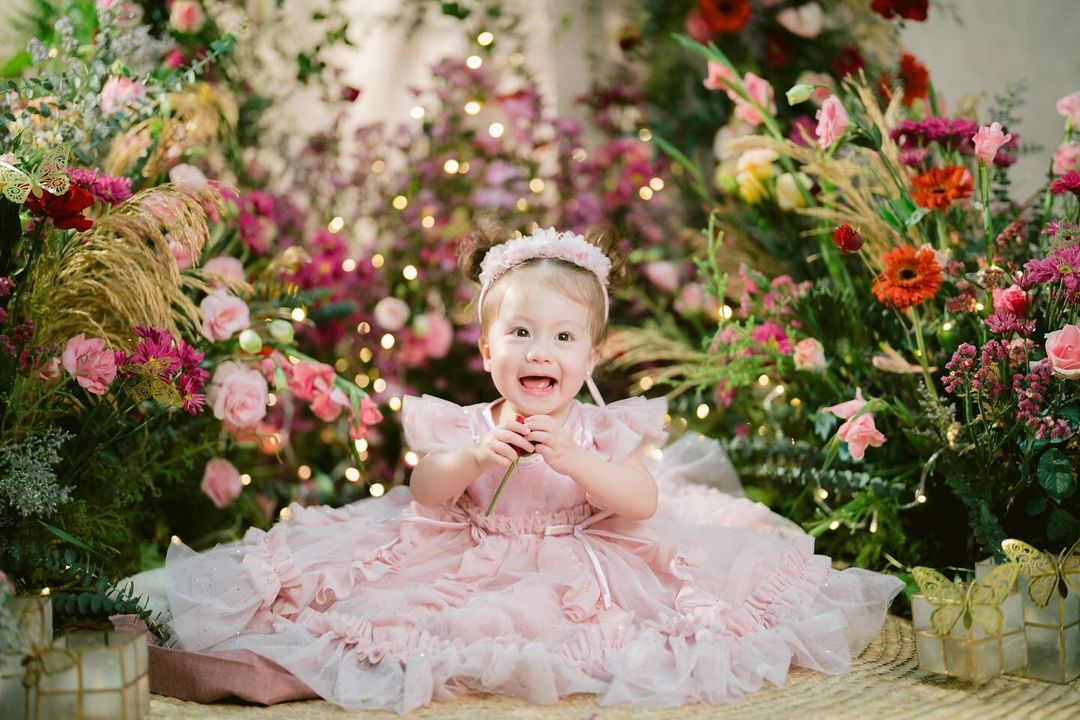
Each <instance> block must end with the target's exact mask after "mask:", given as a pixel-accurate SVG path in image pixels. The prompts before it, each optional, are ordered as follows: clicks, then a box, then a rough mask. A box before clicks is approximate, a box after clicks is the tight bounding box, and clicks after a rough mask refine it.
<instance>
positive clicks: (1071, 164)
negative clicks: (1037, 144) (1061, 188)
mask: <svg viewBox="0 0 1080 720" xmlns="http://www.w3.org/2000/svg"><path fill="white" fill-rule="evenodd" d="M1078 159H1080V145H1077V144H1076V143H1074V142H1067V143H1065V144H1064V145H1062V146H1061V147H1059V148H1058V149H1057V150H1055V151H1054V174H1055V175H1064V174H1065V173H1067V172H1069V171H1070V170H1075V169H1076V161H1077V160H1078Z"/></svg>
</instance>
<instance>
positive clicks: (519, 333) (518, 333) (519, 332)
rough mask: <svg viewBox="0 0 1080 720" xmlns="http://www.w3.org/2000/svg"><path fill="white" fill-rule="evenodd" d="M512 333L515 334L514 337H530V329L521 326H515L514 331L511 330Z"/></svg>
mask: <svg viewBox="0 0 1080 720" xmlns="http://www.w3.org/2000/svg"><path fill="white" fill-rule="evenodd" d="M511 335H513V336H514V337H520V338H523V337H529V331H528V330H526V329H525V328H520V327H519V328H514V329H513V331H512V332H511Z"/></svg>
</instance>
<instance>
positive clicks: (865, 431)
mask: <svg viewBox="0 0 1080 720" xmlns="http://www.w3.org/2000/svg"><path fill="white" fill-rule="evenodd" d="M836 435H837V437H839V438H840V439H841V440H843V441H844V442H846V443H847V446H848V453H850V455H851V457H852V459H854V460H862V459H863V456H864V455H865V454H866V448H867V447H881V446H882V445H884V444H885V441H886V440H887V438H886V437H885V436H884V435H883V434H881V432H880V431H879V430H878V429H877V427H876V426H875V425H874V416H873V415H871V414H870V413H866V414H864V415H860V416H859V417H857V418H855V419H853V420H848V421H847V422H845V423H844V424H843V425H841V426H840V429H839V430H837V431H836Z"/></svg>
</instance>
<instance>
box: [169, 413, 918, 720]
mask: <svg viewBox="0 0 1080 720" xmlns="http://www.w3.org/2000/svg"><path fill="white" fill-rule="evenodd" d="M665 414H666V406H665V403H664V401H663V400H644V399H641V398H635V399H631V400H624V401H619V402H615V403H611V404H610V405H608V406H607V407H597V406H594V405H586V404H581V403H575V404H574V406H573V409H572V410H571V412H570V414H569V416H568V418H567V420H566V427H567V429H568V430H570V431H571V432H572V433H573V435H574V437H575V439H576V440H577V442H579V443H580V444H581V445H582V446H584V447H587V448H589V449H590V450H591V451H592V452H595V453H596V454H597V455H599V456H601V457H603V458H605V459H609V460H613V461H616V462H617V461H619V460H621V459H622V458H624V457H625V456H626V455H627V454H628V453H631V452H634V451H635V450H638V449H641V448H646V447H648V446H652V447H654V448H658V447H660V446H661V445H662V443H663V441H664V438H665V434H664V431H663V425H664V417H665ZM403 423H404V428H405V434H406V438H407V440H408V442H409V445H410V446H411V447H412V448H413V449H414V450H415V451H417V452H419V453H428V452H433V451H439V450H447V449H451V448H458V447H461V446H464V445H469V444H471V443H475V442H477V441H478V440H479V439H480V438H481V437H482V436H483V435H484V434H486V433H487V432H488V431H489V430H490V429H491V427H492V425H493V421H492V413H491V405H472V406H468V407H461V406H459V405H455V404H453V403H450V402H447V401H445V400H440V399H438V398H434V397H430V396H424V397H422V398H416V397H409V398H407V399H406V402H405V406H404V409H403ZM694 442H695V438H690V439H689V440H687V441H686V442H685V443H683V444H682V447H681V449H679V450H677V451H675V452H673V453H672V457H673V458H675V459H673V460H670V461H669V460H668V459H667V456H668V453H666V452H665V459H662V460H660V461H659V464H658V465H657V467H656V470H655V474H656V476H657V479H658V485H659V486H660V488H661V502H660V507H659V509H658V511H657V514H656V515H655V516H654V517H652V518H650V519H649V520H645V521H628V520H625V519H620V518H619V517H617V516H613V515H612V514H611V513H609V512H607V511H605V510H604V509H603V508H602V507H598V506H597V505H596V504H595V503H594V502H592V501H591V499H590V498H589V497H587V496H586V495H585V493H584V492H583V491H582V490H581V489H580V488H579V487H578V486H577V485H576V484H575V483H574V482H573V481H572V480H571V479H570V478H569V477H567V476H565V475H561V474H559V473H557V472H555V471H554V470H552V469H551V468H549V467H547V465H546V464H545V463H544V461H543V460H542V459H541V458H540V457H539V456H533V457H532V458H528V459H526V460H523V461H522V463H521V464H520V466H519V467H518V469H517V470H516V471H515V472H514V474H513V475H512V476H511V478H510V481H509V482H508V483H507V487H506V489H505V491H504V492H503V494H502V496H501V497H500V498H499V502H498V504H497V506H496V509H495V512H494V513H493V514H492V515H491V516H490V517H485V516H484V509H485V507H486V505H487V503H488V501H489V500H490V499H491V497H492V495H493V494H494V491H495V488H496V486H497V485H498V482H499V480H500V477H501V474H495V473H487V474H484V475H481V476H480V477H478V478H477V479H476V481H475V482H473V483H472V484H471V485H470V486H469V487H468V489H467V490H466V491H465V492H464V493H463V494H462V495H461V496H460V497H458V498H456V499H455V500H454V501H452V502H448V503H446V504H445V505H444V506H439V507H431V506H424V505H420V504H418V503H415V502H413V501H412V500H411V498H410V493H409V490H408V489H407V488H404V487H399V488H395V489H394V490H392V491H391V492H389V493H387V495H386V496H384V497H381V498H376V499H367V500H363V501H361V502H357V503H355V504H353V505H349V506H347V507H342V508H338V509H331V508H328V507H301V506H299V505H295V504H294V505H293V506H292V514H291V517H290V518H289V519H288V520H287V521H282V522H279V523H277V525H275V526H274V527H273V528H272V529H271V530H270V531H269V532H264V531H262V530H258V529H251V530H249V531H248V532H247V534H246V535H245V537H244V539H243V540H242V541H241V542H238V543H234V544H230V545H221V546H218V547H216V548H214V549H213V550H210V551H209V552H206V553H201V554H199V553H194V552H193V551H191V550H190V549H188V548H187V547H185V546H183V545H182V544H175V545H173V546H172V547H171V548H170V551H169V555H168V560H167V565H166V568H167V574H168V578H169V580H168V581H169V587H168V596H169V603H170V607H171V611H172V616H173V620H172V629H173V631H174V637H175V639H176V641H177V644H178V646H179V647H181V648H184V649H188V650H198V651H213V652H217V651H228V650H242V649H246V650H250V651H253V652H254V653H256V654H258V655H261V656H263V657H266V658H269V659H270V660H272V661H274V662H276V663H278V664H279V665H281V666H282V667H284V668H285V669H287V670H288V671H289V672H290V673H292V674H294V675H295V676H296V677H297V678H299V679H301V680H302V681H303V682H304V683H306V684H307V685H308V686H310V688H311V689H312V690H314V691H315V692H317V693H318V694H319V695H321V696H322V697H324V698H326V699H327V700H330V701H332V702H334V703H338V704H339V705H342V706H344V707H346V708H350V709H392V710H396V711H398V712H407V711H409V710H412V709H413V708H416V707H419V706H421V705H424V704H426V703H429V702H431V701H432V700H449V699H452V698H453V697H455V696H457V695H460V694H462V693H465V692H469V691H480V692H489V693H498V694H503V695H513V696H517V697H521V698H525V699H527V700H529V701H532V702H536V703H553V702H555V701H557V700H558V699H559V698H560V697H563V696H566V695H570V694H572V693H592V694H595V695H596V696H597V698H598V701H599V702H600V703H604V704H616V703H631V704H636V705H641V706H664V705H679V704H684V703H698V702H704V703H725V702H730V701H733V700H736V699H738V698H739V697H741V696H742V695H744V694H745V693H748V692H752V691H755V690H757V689H759V688H761V687H762V685H763V684H764V683H765V681H769V682H771V683H774V684H778V685H779V684H782V683H783V682H784V679H785V676H786V675H787V672H788V668H789V667H791V666H792V665H799V666H803V667H808V668H813V669H815V670H819V671H821V672H826V673H840V672H843V671H845V670H846V669H847V668H848V666H849V665H850V663H851V660H852V658H853V657H855V656H856V655H857V654H858V653H859V652H860V651H861V650H862V649H863V648H864V647H865V646H866V645H867V644H868V643H869V641H870V640H871V639H872V638H873V637H874V635H875V634H876V633H877V631H878V629H879V628H880V626H881V624H882V622H883V620H884V616H885V612H886V609H887V608H888V606H889V603H890V602H891V600H892V599H893V597H894V596H895V595H896V593H897V592H898V591H899V590H900V587H901V585H902V583H901V582H900V581H899V580H897V579H896V578H893V577H890V576H887V575H881V574H878V573H873V572H869V571H866V570H861V569H848V570H844V571H842V572H838V571H835V570H833V569H832V568H831V566H830V563H829V559H828V558H827V557H823V556H820V555H815V554H814V552H813V540H812V539H811V538H810V537H809V536H807V535H805V534H803V533H802V532H801V531H799V530H798V529H797V528H794V527H792V526H790V525H789V524H785V521H783V520H781V519H780V518H779V517H778V516H776V515H775V514H773V513H771V512H769V511H768V509H767V508H765V507H764V506H762V505H759V504H755V503H751V502H750V501H748V500H746V499H745V498H739V497H735V496H732V495H730V494H726V493H722V492H719V491H717V490H716V489H714V488H708V487H704V486H702V485H700V484H693V483H689V482H687V481H686V478H685V476H686V475H687V474H690V475H694V474H697V475H700V474H701V473H700V472H697V473H695V472H694V471H693V470H692V469H690V470H688V468H692V467H693V466H695V464H696V466H697V467H698V468H699V469H700V468H701V467H705V468H712V469H713V471H715V469H716V467H717V464H716V463H715V462H712V461H710V460H709V459H708V458H707V457H705V458H704V460H703V453H702V452H690V453H689V455H688V453H687V452H686V449H687V443H689V444H693V443H694ZM699 445H700V446H701V448H702V449H703V452H704V453H705V455H707V449H708V448H709V447H711V448H712V449H713V450H714V451H715V450H718V449H719V448H717V447H716V446H715V443H712V444H711V445H710V443H709V442H708V441H702V442H700V443H699ZM691 450H693V448H691ZM653 454H655V453H653ZM690 456H693V457H690ZM688 458H690V459H688Z"/></svg>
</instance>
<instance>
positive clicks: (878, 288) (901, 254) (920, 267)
mask: <svg viewBox="0 0 1080 720" xmlns="http://www.w3.org/2000/svg"><path fill="white" fill-rule="evenodd" d="M881 259H882V261H883V262H884V263H885V269H884V270H882V271H881V274H880V275H878V276H877V277H876V278H874V295H875V296H877V299H878V300H879V301H880V302H881V304H882V305H888V306H890V307H894V308H896V309H897V310H907V309H908V308H909V307H912V306H913V305H921V304H922V303H924V302H926V301H927V300H933V299H934V296H935V295H937V291H938V288H940V287H941V279H942V278H941V268H940V267H938V264H937V261H936V260H935V259H934V251H933V250H931V249H930V248H923V249H922V250H916V249H915V248H913V247H912V246H910V245H903V246H901V247H898V248H893V249H892V250H890V251H889V252H887V253H885V256H884V257H882V258H881Z"/></svg>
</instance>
